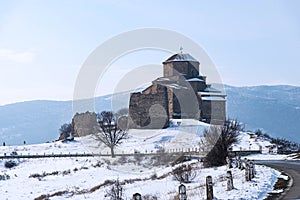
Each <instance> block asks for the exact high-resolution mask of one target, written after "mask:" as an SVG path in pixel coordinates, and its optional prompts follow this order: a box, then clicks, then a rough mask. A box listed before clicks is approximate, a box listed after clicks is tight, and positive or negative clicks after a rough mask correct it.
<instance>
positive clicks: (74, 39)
mask: <svg viewBox="0 0 300 200" xmlns="http://www.w3.org/2000/svg"><path fill="white" fill-rule="evenodd" d="M299 7H300V2H299V1H296V0H295V1H283V0H282V1H276V0H275V1H273V0H272V1H268V0H266V1H259V0H257V1H199V0H194V1H193V0H191V1H177V0H172V1H168V0H166V1H159V0H153V1H135V0H130V1H129V0H112V1H109V0H107V1H102V0H89V1H83V0H81V1H79V0H77V1H76V0H75V1H71V0H69V1H65V0H61V1H60V0H51V1H50V0H49V1H46V0H42V1H37V0H26V1H25V0H24V1H17V0H12V1H5V0H0V91H1V95H0V105H5V104H9V103H14V102H21V101H28V100H37V99H48V100H70V99H72V97H73V92H74V86H75V82H76V78H77V76H78V73H79V71H80V69H81V67H82V65H83V63H84V62H85V60H86V59H87V57H88V56H89V55H90V54H91V53H92V52H93V50H94V49H96V48H97V47H98V46H99V45H101V44H102V43H103V42H105V41H107V40H109V39H110V38H112V37H113V36H116V35H118V34H120V33H123V32H126V31H131V30H134V29H139V28H151V27H153V28H161V29H167V30H172V31H176V32H178V33H180V34H183V35H185V36H187V37H189V38H191V39H192V40H193V41H195V42H196V43H197V44H199V45H200V46H201V47H202V48H203V49H205V51H206V52H207V54H208V55H209V56H210V58H211V59H212V60H213V62H214V64H215V66H216V68H217V70H218V72H219V74H220V76H221V79H222V81H223V83H225V84H229V85H233V86H255V85H278V84H280V85H283V84H287V85H295V86H300V79H299V75H300V59H299V55H300V13H299V12H298V8H299ZM132 42H134V41H132ZM182 46H183V49H184V44H182ZM179 48H180V47H178V52H179V51H180V50H179ZM174 53H176V52H174ZM170 55H171V54H170V53H166V52H162V51H157V50H147V51H141V52H136V53H134V52H133V53H132V54H131V55H128V56H127V57H126V56H124V57H122V58H120V59H119V60H117V61H116V62H115V63H113V64H112V66H113V68H112V69H113V70H112V71H113V73H114V74H115V77H113V75H112V74H110V75H108V76H107V77H106V79H105V80H106V83H100V84H104V86H105V87H98V91H95V94H96V95H102V94H106V93H109V91H110V90H109V88H110V87H114V83H115V82H116V80H118V79H119V78H120V77H121V76H122V74H124V73H126V71H128V70H130V69H131V68H133V67H136V66H140V65H147V64H158V65H160V64H161V62H162V61H163V60H165V59H166V58H167V57H168V56H170ZM200 63H201V61H200ZM102 86H103V85H102ZM99 88H102V89H99ZM103 88H104V89H103ZM105 88H106V89H105Z"/></svg>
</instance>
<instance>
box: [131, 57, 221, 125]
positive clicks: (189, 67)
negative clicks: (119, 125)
mask: <svg viewBox="0 0 300 200" xmlns="http://www.w3.org/2000/svg"><path fill="white" fill-rule="evenodd" d="M199 66H200V63H199V62H198V61H197V60H196V59H195V58H193V57H192V56H191V55H189V54H182V53H180V54H174V55H173V56H171V57H170V58H168V59H167V60H166V61H164V62H163V69H164V70H163V72H164V76H163V77H160V78H158V79H156V80H154V81H153V82H152V85H151V86H150V87H148V88H146V89H145V90H143V91H141V92H136V93H132V94H131V96H130V103H129V119H128V127H129V128H165V127H168V125H169V119H184V118H193V119H197V120H201V121H204V122H207V123H214V124H222V123H223V122H224V120H225V116H226V96H225V94H223V93H221V91H218V90H216V89H214V88H212V87H211V86H210V85H208V84H207V83H206V77H205V76H202V75H200V74H199Z"/></svg>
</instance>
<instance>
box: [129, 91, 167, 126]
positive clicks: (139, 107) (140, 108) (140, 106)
mask: <svg viewBox="0 0 300 200" xmlns="http://www.w3.org/2000/svg"><path fill="white" fill-rule="evenodd" d="M156 87H157V88H156V89H157V90H156V93H153V94H152V93H150V94H143V93H132V94H131V96H130V104H129V118H128V127H129V128H145V129H159V128H166V127H168V126H169V112H168V110H169V108H168V93H167V88H166V87H163V86H159V85H158V86H156Z"/></svg>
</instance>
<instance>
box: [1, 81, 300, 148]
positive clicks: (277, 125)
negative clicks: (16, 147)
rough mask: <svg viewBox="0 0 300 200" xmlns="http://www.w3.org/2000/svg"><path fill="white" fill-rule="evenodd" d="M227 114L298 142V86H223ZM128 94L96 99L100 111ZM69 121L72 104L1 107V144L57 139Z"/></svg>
mask: <svg viewBox="0 0 300 200" xmlns="http://www.w3.org/2000/svg"><path fill="white" fill-rule="evenodd" d="M225 89H226V93H227V100H228V101H227V115H228V116H229V117H231V118H237V119H238V120H239V121H241V122H243V123H245V125H246V130H256V129H258V128H261V129H263V131H264V132H267V133H268V134H270V135H271V136H273V137H283V138H286V139H289V140H292V141H297V142H300V138H299V137H297V136H298V135H299V130H300V87H294V86H257V87H232V86H226V87H225ZM128 99H129V94H128V93H120V94H116V95H114V96H111V95H107V96H102V97H97V98H96V99H95V110H96V111H98V112H100V111H103V110H109V109H110V108H111V107H113V110H118V109H121V108H124V107H126V106H127V105H128ZM71 119H72V102H71V101H29V102H22V103H15V104H9V105H4V106H0V142H1V143H0V144H2V143H3V142H6V144H8V145H12V144H22V143H23V141H24V140H25V141H26V142H27V143H28V144H29V143H31V144H32V143H42V142H45V141H53V140H55V139H57V138H58V129H59V127H60V125H62V124H63V123H65V122H70V121H71Z"/></svg>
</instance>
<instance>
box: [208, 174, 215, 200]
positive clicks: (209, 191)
mask: <svg viewBox="0 0 300 200" xmlns="http://www.w3.org/2000/svg"><path fill="white" fill-rule="evenodd" d="M206 196H207V200H212V199H213V198H214V192H213V183H212V177H211V176H207V177H206Z"/></svg>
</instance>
